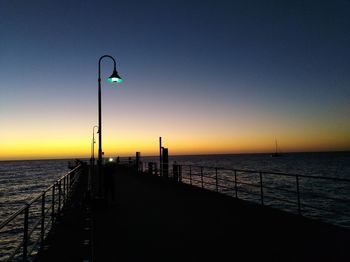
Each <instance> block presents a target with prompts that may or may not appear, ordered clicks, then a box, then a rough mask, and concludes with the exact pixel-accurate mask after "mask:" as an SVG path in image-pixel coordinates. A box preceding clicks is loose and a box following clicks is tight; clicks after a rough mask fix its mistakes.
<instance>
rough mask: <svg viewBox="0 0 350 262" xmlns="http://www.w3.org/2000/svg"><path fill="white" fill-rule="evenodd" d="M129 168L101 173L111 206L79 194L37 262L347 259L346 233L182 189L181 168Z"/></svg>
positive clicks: (115, 167)
mask: <svg viewBox="0 0 350 262" xmlns="http://www.w3.org/2000/svg"><path fill="white" fill-rule="evenodd" d="M134 163H135V162H132V164H131V165H129V162H128V163H126V164H122V163H120V164H116V163H107V164H106V165H105V170H106V169H107V170H108V171H107V172H111V174H112V176H113V178H112V180H109V181H108V183H111V182H112V183H113V186H114V190H113V192H114V196H113V198H112V197H111V196H110V195H108V196H107V198H105V199H98V198H97V199H91V200H90V201H87V200H86V198H85V196H84V194H83V192H81V194H80V197H78V198H77V203H76V204H75V207H73V208H72V209H70V210H69V211H67V214H64V215H63V216H62V221H61V223H60V224H58V226H57V228H56V229H54V233H53V234H52V235H50V236H49V237H48V240H47V241H46V246H45V249H44V250H43V251H42V252H41V253H39V256H38V257H37V261H53V260H57V261H58V260H60V261H62V260H63V261H72V260H80V261H81V260H85V261H90V260H94V261H118V260H119V261H203V260H208V259H209V260H212V261H224V260H225V261H226V260H229V261H232V260H235V259H244V261H251V260H256V259H259V260H260V259H264V260H265V259H266V260H267V261H344V259H348V258H349V257H350V251H349V249H348V247H349V246H348V244H349V243H350V232H349V230H348V229H346V228H341V227H337V226H334V225H331V224H326V223H323V222H319V221H315V220H311V219H307V218H305V217H302V216H300V215H293V214H290V213H286V212H283V211H279V210H276V209H272V208H269V207H265V206H262V205H257V204H252V203H249V202H246V201H242V200H240V199H235V198H232V197H230V196H227V195H224V194H220V193H218V192H216V191H215V190H214V191H210V190H207V189H202V188H200V187H194V186H193V185H189V184H184V183H181V182H179V181H180V180H179V177H180V176H181V175H183V174H181V170H180V168H179V166H176V167H175V168H174V169H173V171H174V172H173V175H172V176H171V178H169V176H164V175H163V176H160V174H159V172H156V171H155V170H154V169H153V174H152V172H151V170H145V171H144V172H140V168H139V167H137V165H134ZM136 163H137V161H136ZM87 172H88V171H87V170H86V171H85V173H87ZM155 173H157V175H154V174H155ZM163 174H166V172H164V170H163ZM174 177H175V178H177V179H174ZM95 180H96V178H95ZM105 182H106V181H105ZM82 185H84V186H83V187H85V184H84V183H82ZM109 186H110V185H109ZM107 187H108V186H107V185H105V186H104V189H105V190H107ZM95 193H97V192H95ZM79 199H80V200H79ZM73 206H74V205H73ZM63 250H65V251H64V252H63Z"/></svg>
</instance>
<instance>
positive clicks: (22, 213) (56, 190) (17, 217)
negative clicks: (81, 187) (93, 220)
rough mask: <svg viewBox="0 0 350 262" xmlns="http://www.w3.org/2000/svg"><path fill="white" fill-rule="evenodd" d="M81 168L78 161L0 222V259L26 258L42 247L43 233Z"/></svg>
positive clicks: (66, 196) (63, 202) (47, 230)
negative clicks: (77, 163) (76, 164)
mask: <svg viewBox="0 0 350 262" xmlns="http://www.w3.org/2000/svg"><path fill="white" fill-rule="evenodd" d="M81 171H82V166H81V165H78V166H77V167H75V168H74V169H73V170H71V171H70V172H68V173H67V174H65V175H63V176H62V177H60V178H59V179H58V180H56V181H55V182H54V183H53V184H52V185H51V186H49V187H48V188H46V189H45V190H44V191H43V192H41V193H40V194H38V195H37V196H36V197H35V198H33V199H32V200H31V201H29V202H27V203H26V204H25V205H24V206H23V207H22V208H20V209H19V210H18V211H16V212H15V213H13V214H12V215H11V216H10V217H8V218H7V219H6V220H5V221H3V222H2V223H1V224H0V243H1V242H2V244H1V245H0V246H1V249H0V261H12V260H17V261H28V260H30V257H31V256H32V255H34V254H35V253H37V252H38V251H39V250H40V249H41V248H43V244H44V240H45V237H46V236H47V233H48V232H49V230H50V229H51V228H52V226H53V225H54V224H55V222H56V220H57V218H58V217H59V216H60V214H61V211H62V209H63V207H64V205H65V204H66V203H67V202H68V201H69V200H70V197H71V194H72V193H73V192H74V189H75V187H76V183H77V181H78V179H79V176H80V174H81ZM2 238H5V240H3V239H2ZM39 244H40V245H39Z"/></svg>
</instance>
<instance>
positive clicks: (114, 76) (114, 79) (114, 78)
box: [97, 55, 123, 196]
mask: <svg viewBox="0 0 350 262" xmlns="http://www.w3.org/2000/svg"><path fill="white" fill-rule="evenodd" d="M103 58H110V59H112V60H113V65H114V69H113V73H112V75H111V76H110V77H109V78H108V81H110V82H112V83H114V82H116V83H122V82H123V80H122V78H121V77H120V76H119V75H118V72H117V70H116V62H115V59H114V58H113V57H112V56H110V55H103V56H101V57H100V59H99V60H98V160H97V168H98V177H99V187H98V193H99V195H100V196H101V195H102V119H101V61H102V59H103Z"/></svg>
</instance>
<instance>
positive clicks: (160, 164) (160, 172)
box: [159, 136, 162, 176]
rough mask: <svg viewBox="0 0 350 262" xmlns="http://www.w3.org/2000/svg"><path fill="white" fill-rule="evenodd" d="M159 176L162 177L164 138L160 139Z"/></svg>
mask: <svg viewBox="0 0 350 262" xmlns="http://www.w3.org/2000/svg"><path fill="white" fill-rule="evenodd" d="M159 175H160V176H162V137H161V136H160V137H159Z"/></svg>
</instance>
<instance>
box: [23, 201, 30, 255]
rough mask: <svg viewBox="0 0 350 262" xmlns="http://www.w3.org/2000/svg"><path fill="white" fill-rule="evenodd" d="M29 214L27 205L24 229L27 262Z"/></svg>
mask: <svg viewBox="0 0 350 262" xmlns="http://www.w3.org/2000/svg"><path fill="white" fill-rule="evenodd" d="M28 214H29V205H27V207H26V209H25V210H24V228H23V261H27V255H28V253H27V252H28Z"/></svg>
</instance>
